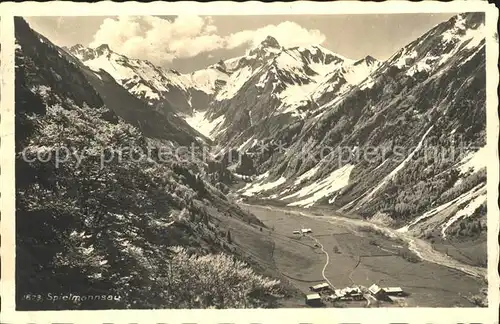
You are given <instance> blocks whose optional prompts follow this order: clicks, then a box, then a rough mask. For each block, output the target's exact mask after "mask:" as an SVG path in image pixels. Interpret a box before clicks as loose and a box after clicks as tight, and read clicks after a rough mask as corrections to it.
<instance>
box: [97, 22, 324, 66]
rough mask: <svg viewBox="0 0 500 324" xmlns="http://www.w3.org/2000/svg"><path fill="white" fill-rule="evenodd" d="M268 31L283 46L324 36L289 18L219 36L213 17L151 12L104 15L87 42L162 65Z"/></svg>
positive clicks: (255, 39) (246, 42) (250, 41)
mask: <svg viewBox="0 0 500 324" xmlns="http://www.w3.org/2000/svg"><path fill="white" fill-rule="evenodd" d="M268 35H270V36H273V37H274V38H276V39H277V40H278V42H279V43H280V44H281V45H282V46H285V47H290V46H299V45H307V44H320V43H322V42H323V41H324V40H325V36H324V35H323V34H322V33H321V32H320V31H319V30H309V29H306V28H304V27H302V26H300V25H298V24H296V23H294V22H290V21H285V22H282V23H280V24H278V25H267V26H264V27H262V28H258V29H256V30H242V31H238V32H235V33H232V34H229V35H226V36H220V35H218V34H217V27H216V26H215V24H214V20H213V19H212V18H211V17H208V16H204V17H200V16H179V17H176V18H175V19H174V20H173V21H169V20H166V19H163V18H159V17H153V16H120V17H116V18H106V19H105V20H104V21H103V22H102V24H101V25H100V27H99V29H98V31H97V32H96V33H95V35H94V39H93V41H92V42H91V44H90V46H91V47H96V46H99V45H101V44H108V45H109V46H110V47H111V49H113V50H114V51H116V52H118V53H121V54H124V55H127V56H130V57H134V58H140V59H147V60H149V61H151V62H153V63H155V64H159V65H163V64H166V63H169V62H171V61H172V60H173V59H175V58H190V57H195V56H197V55H199V54H201V53H209V52H212V51H214V50H220V49H234V48H237V47H240V46H253V45H255V44H258V43H260V42H261V41H262V40H264V39H265V38H266V37H267V36H268Z"/></svg>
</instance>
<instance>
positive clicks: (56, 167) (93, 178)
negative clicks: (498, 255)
mask: <svg viewBox="0 0 500 324" xmlns="http://www.w3.org/2000/svg"><path fill="white" fill-rule="evenodd" d="M10 18H11V19H12V25H13V32H14V35H12V36H11V37H12V38H13V41H14V44H13V45H12V46H13V53H12V54H13V55H14V58H13V63H14V66H13V67H12V69H13V70H14V71H13V73H12V74H13V76H14V80H13V81H12V82H13V83H14V85H13V87H14V89H13V93H14V101H15V102H14V103H13V109H14V117H13V121H14V128H13V132H14V139H13V141H14V144H15V153H14V156H15V160H14V162H13V163H15V184H13V185H14V187H15V215H14V217H15V265H13V266H14V267H15V310H16V311H42V310H44V311H47V310H58V311H61V310H141V309H142V310H146V309H149V310H153V309H154V310H162V309H277V308H285V309H296V308H304V309H310V310H311V311H313V310H314V309H317V308H331V309H335V308H354V309H360V308H386V309H394V308H401V307H407V308H415V307H425V308H443V307H446V308H487V307H488V300H489V293H488V285H489V283H491V282H489V277H488V269H487V267H488V251H489V250H488V249H489V244H488V231H489V230H494V231H497V230H498V228H493V229H492V228H490V226H491V221H490V222H488V219H491V217H494V218H495V219H496V220H497V222H498V209H497V210H493V211H492V210H490V209H489V208H488V206H490V205H488V201H489V199H490V198H491V196H489V195H488V192H489V190H490V189H489V188H491V186H488V183H489V181H491V179H490V178H488V177H489V176H490V172H488V173H487V167H488V164H489V163H490V162H489V161H490V160H491V159H498V157H494V156H492V154H493V153H497V151H496V150H497V149H495V148H494V147H493V146H490V142H488V145H486V144H487V138H488V137H489V136H491V135H490V134H489V133H488V135H487V120H488V118H490V117H489V116H490V115H488V113H487V101H488V100H487V98H488V96H487V89H488V87H487V68H486V67H487V64H486V57H487V54H486V53H487V49H488V48H487V46H486V44H487V41H486V40H487V38H488V37H491V31H488V29H487V27H486V13H485V12H484V10H483V11H477V12H473V11H456V12H414V13H412V12H408V13H404V12H403V13H395V12H388V13H366V14H328V13H321V14H315V15H314V14H288V15H287V14H281V15H278V14H276V15H275V14H269V15H251V14H248V15H247V14H245V15H241V14H240V15H208V14H207V15H203V14H199V15H198V14H196V15H180V14H179V15H128V14H127V15H106V16H105V15H86V16H60V15H57V16H55V15H52V16H50V15H39V16H36V15H23V16H21V15H15V16H13V17H10ZM3 19H5V17H3V18H2V20H3ZM489 33H490V34H489ZM489 44H490V43H488V46H489ZM497 45H498V44H497ZM4 49H5V45H4V44H2V51H3V50H4ZM496 82H498V80H497V81H496ZM2 100H3V101H2V102H4V101H5V98H4V97H3V98H2ZM492 108H493V109H495V107H490V108H488V109H492ZM2 111H3V110H2ZM487 116H488V118H487ZM2 119H3V116H2ZM488 122H489V121H488ZM497 122H498V120H497V121H496V122H495V123H497ZM495 125H496V124H495ZM488 132H489V130H488ZM2 134H4V130H2ZM2 136H3V135H2ZM494 136H495V137H496V140H497V136H498V135H497V134H496V133H495V135H494ZM2 142H3V139H2ZM495 163H498V161H496V162H495ZM496 166H498V164H496ZM2 169H3V167H2ZM488 170H489V168H488ZM496 172H498V170H497V171H496ZM487 176H488V177H487ZM487 198H488V199H487ZM490 207H491V206H490ZM492 213H493V214H492ZM3 219H4V216H3V215H2V220H3ZM2 235H3V233H2ZM2 246H4V244H3V243H2ZM495 249H496V247H495ZM2 263H4V262H2ZM495 280H496V278H495ZM497 283H498V282H497ZM496 289H498V287H497V288H496ZM3 300H4V297H3V296H2V301H3ZM490 301H491V299H490ZM490 306H491V305H490ZM493 307H496V306H495V305H493Z"/></svg>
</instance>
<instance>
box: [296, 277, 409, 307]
mask: <svg viewBox="0 0 500 324" xmlns="http://www.w3.org/2000/svg"><path fill="white" fill-rule="evenodd" d="M309 289H310V290H311V291H312V292H314V293H311V294H308V295H307V296H306V304H307V305H309V306H313V307H318V306H322V305H324V301H328V302H334V301H355V300H358V301H359V300H363V299H365V298H366V297H365V293H364V292H363V291H362V290H361V288H360V287H346V288H342V289H334V288H333V287H331V286H330V285H329V284H328V283H326V282H324V283H321V284H318V285H315V286H312V287H309ZM367 293H368V294H370V295H371V296H372V297H373V298H375V299H377V300H383V301H391V302H396V301H398V300H400V299H401V298H402V297H404V296H405V295H406V294H405V293H404V291H403V289H402V288H401V287H385V288H381V287H379V286H378V285H376V284H373V285H371V286H370V287H369V288H368V292H367Z"/></svg>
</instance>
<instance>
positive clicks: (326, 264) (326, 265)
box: [307, 235, 334, 287]
mask: <svg viewBox="0 0 500 324" xmlns="http://www.w3.org/2000/svg"><path fill="white" fill-rule="evenodd" d="M307 236H308V237H310V238H312V239H313V240H314V241H316V243H317V244H318V245H319V246H320V247H321V251H323V253H324V254H326V262H325V265H324V266H323V270H322V271H321V275H322V276H323V279H325V281H326V282H328V284H329V285H330V287H334V285H332V283H331V282H330V280H328V278H327V277H326V275H325V270H326V268H327V267H328V264H329V263H330V255H329V254H328V252H326V250H325V248H324V247H323V244H321V242H320V241H318V239H317V238H315V237H314V236H312V235H307Z"/></svg>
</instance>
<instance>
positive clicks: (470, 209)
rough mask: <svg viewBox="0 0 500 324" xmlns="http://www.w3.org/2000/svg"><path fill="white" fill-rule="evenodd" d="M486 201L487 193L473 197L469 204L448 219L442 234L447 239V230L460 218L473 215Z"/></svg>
mask: <svg viewBox="0 0 500 324" xmlns="http://www.w3.org/2000/svg"><path fill="white" fill-rule="evenodd" d="M484 202H486V193H484V194H482V195H479V196H477V197H476V198H474V199H472V200H471V201H470V202H469V203H468V204H467V206H465V207H464V208H463V209H461V210H459V211H458V212H457V213H456V214H455V215H453V217H451V218H450V219H448V221H447V222H446V223H445V224H444V225H443V227H442V228H441V236H442V237H443V238H444V239H446V230H447V229H448V228H449V227H450V226H451V225H453V224H454V223H455V222H457V221H458V220H460V219H461V218H465V217H469V216H471V215H472V214H473V213H474V211H475V210H476V209H477V208H478V207H479V206H481V205H482V204H483V203H484Z"/></svg>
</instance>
